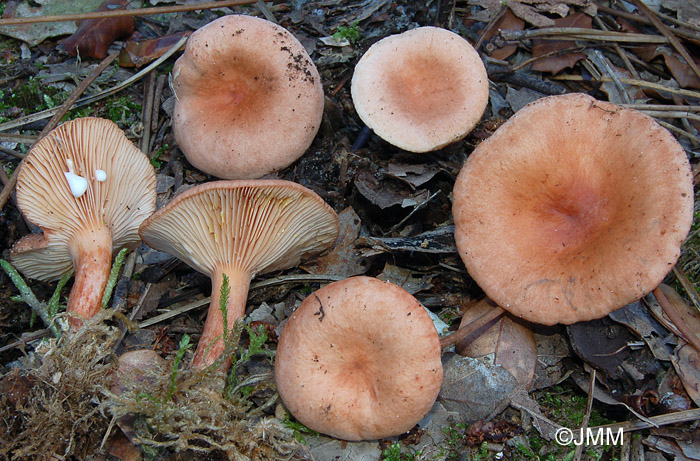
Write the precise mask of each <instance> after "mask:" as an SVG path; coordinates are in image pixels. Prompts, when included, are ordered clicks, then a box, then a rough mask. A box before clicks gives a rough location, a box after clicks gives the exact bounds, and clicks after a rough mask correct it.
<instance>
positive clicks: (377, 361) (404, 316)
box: [275, 277, 442, 440]
mask: <svg viewBox="0 0 700 461" xmlns="http://www.w3.org/2000/svg"><path fill="white" fill-rule="evenodd" d="M440 355H441V351H440V341H439V339H438V334H437V330H436V329H435V327H434V326H433V322H432V320H431V319H430V315H429V314H428V313H427V311H426V310H425V308H424V307H423V306H421V304H420V303H419V302H418V301H417V300H416V299H415V298H414V297H413V296H411V294H409V293H408V292H407V291H405V290H404V289H402V288H401V287H399V286H397V285H394V284H392V283H390V282H383V281H381V280H378V279H375V278H371V277H352V278H349V279H346V280H343V281H340V282H334V283H331V284H329V285H326V286H325V287H323V288H321V289H320V290H318V291H316V292H314V293H313V294H311V295H310V296H308V297H307V298H306V299H305V300H304V301H303V302H302V303H301V305H300V306H299V308H298V309H297V310H296V311H295V312H294V314H293V315H292V317H291V318H290V319H289V321H288V322H287V325H286V326H285V328H284V330H283V332H282V335H281V336H280V340H279V344H278V347H277V354H276V359H275V382H276V384H277V390H278V391H279V394H280V397H281V398H282V401H283V402H284V404H285V406H286V407H287V408H288V409H289V411H290V412H291V413H292V415H294V417H295V418H296V419H298V420H299V421H300V422H301V423H303V424H304V425H306V426H308V427H310V428H311V429H313V430H316V431H318V432H322V433H324V434H329V435H331V436H333V437H337V438H340V439H343V440H369V439H379V438H384V437H390V436H393V435H397V434H400V433H402V432H406V431H408V430H410V429H411V428H412V427H413V426H414V425H415V424H416V423H418V421H420V419H421V418H422V417H423V416H424V415H425V414H426V413H427V412H428V411H429V410H430V409H431V407H432V406H433V403H434V402H435V399H436V398H437V395H438V392H439V391H440V385H441V382H442V362H441V358H440Z"/></svg>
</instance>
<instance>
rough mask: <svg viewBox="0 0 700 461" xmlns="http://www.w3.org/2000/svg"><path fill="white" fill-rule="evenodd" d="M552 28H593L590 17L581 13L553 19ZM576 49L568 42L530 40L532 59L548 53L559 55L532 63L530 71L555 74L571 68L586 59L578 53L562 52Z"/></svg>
mask: <svg viewBox="0 0 700 461" xmlns="http://www.w3.org/2000/svg"><path fill="white" fill-rule="evenodd" d="M554 27H578V28H582V29H591V28H592V27H593V23H592V20H591V18H590V16H587V15H585V14H583V13H576V14H572V15H570V16H567V17H565V18H561V19H555V20H554ZM574 47H576V45H575V43H574V42H572V41H568V40H542V39H533V40H532V57H533V58H538V57H540V56H544V55H546V54H548V53H557V52H561V54H557V55H553V56H548V57H546V58H542V59H538V60H537V61H535V62H533V63H532V70H536V71H538V72H551V73H552V74H557V73H559V72H561V71H562V70H564V69H566V68H570V67H573V66H574V64H576V63H577V62H579V61H580V60H581V59H584V58H585V57H586V55H585V54H583V53H581V52H580V51H576V52H573V51H572V52H565V51H564V50H567V49H571V48H574Z"/></svg>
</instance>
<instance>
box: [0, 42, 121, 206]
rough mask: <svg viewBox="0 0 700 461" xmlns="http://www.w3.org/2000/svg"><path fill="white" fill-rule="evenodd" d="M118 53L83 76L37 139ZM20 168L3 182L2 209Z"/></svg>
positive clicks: (44, 134)
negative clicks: (83, 78)
mask: <svg viewBox="0 0 700 461" xmlns="http://www.w3.org/2000/svg"><path fill="white" fill-rule="evenodd" d="M118 54H119V53H112V54H110V55H109V56H107V57H106V58H104V59H103V60H102V62H100V65H99V66H97V67H96V68H94V69H93V70H92V72H90V75H88V76H87V77H85V80H83V81H82V82H80V85H78V87H77V88H76V89H75V90H73V92H72V93H71V94H70V96H68V99H66V100H65V101H64V102H63V104H61V105H60V107H58V109H56V111H55V113H54V115H53V117H51V120H49V123H47V124H46V126H45V127H44V129H43V130H41V133H40V134H39V138H38V139H41V138H43V137H44V136H46V135H47V134H48V133H49V132H50V131H51V130H53V129H54V128H55V127H56V125H58V122H60V121H61V118H63V116H64V115H65V114H66V112H68V110H69V109H70V108H71V106H72V105H73V104H74V103H75V101H77V100H78V98H79V97H80V95H81V94H83V92H84V91H85V90H87V89H88V87H89V86H90V85H91V84H92V82H93V81H95V79H96V78H97V77H98V76H99V75H100V74H101V73H102V71H103V70H105V69H106V68H107V66H109V65H110V64H112V61H114V60H115V59H116V58H117V56H118ZM20 169H21V168H20V167H17V168H15V171H14V172H13V173H12V176H11V177H10V181H9V182H8V183H7V184H5V186H4V187H3V188H2V192H0V209H2V208H3V207H4V206H5V203H6V202H7V198H8V197H9V196H10V193H11V192H12V189H14V187H15V184H16V183H17V176H18V175H19V171H20Z"/></svg>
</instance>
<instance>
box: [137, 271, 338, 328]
mask: <svg viewBox="0 0 700 461" xmlns="http://www.w3.org/2000/svg"><path fill="white" fill-rule="evenodd" d="M339 280H343V277H338V276H337V275H313V274H308V275H307V274H301V275H299V274H295V275H283V276H280V277H274V278H271V279H267V280H260V281H257V282H254V283H251V285H250V291H253V290H258V289H260V288H265V287H269V286H274V285H282V284H285V283H296V282H337V281H339ZM210 302H211V298H210V297H206V298H202V299H199V300H197V301H195V302H193V303H189V304H186V305H184V306H181V307H176V308H172V309H170V310H169V311H168V312H165V313H163V314H160V315H157V316H155V317H152V318H150V319H147V320H144V321H143V322H140V323H139V328H146V327H149V326H151V325H155V324H156V323H160V322H162V321H164V320H168V319H170V318H173V317H177V316H178V315H180V314H184V313H185V312H189V311H191V310H194V309H197V308H199V307H202V306H207V305H209V303H210Z"/></svg>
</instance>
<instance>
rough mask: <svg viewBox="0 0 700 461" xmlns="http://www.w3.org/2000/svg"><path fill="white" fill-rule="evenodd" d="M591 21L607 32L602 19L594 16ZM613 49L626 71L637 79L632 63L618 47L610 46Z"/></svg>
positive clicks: (614, 44) (637, 74) (615, 44)
mask: <svg viewBox="0 0 700 461" xmlns="http://www.w3.org/2000/svg"><path fill="white" fill-rule="evenodd" d="M593 20H594V21H595V23H596V25H597V26H598V27H600V28H601V30H609V29H608V26H606V25H605V23H604V22H603V20H602V19H600V16H598V15H595V16H593ZM612 46H613V49H614V50H615V53H617V55H618V56H619V57H620V59H622V62H624V63H625V67H626V68H627V71H628V72H629V73H630V74H632V77H634V78H636V79H638V78H639V73H637V69H635V68H634V66H633V65H632V63H631V62H630V60H629V58H628V57H627V55H626V54H625V51H624V50H623V49H622V47H620V45H618V44H617V43H613V44H612Z"/></svg>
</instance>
